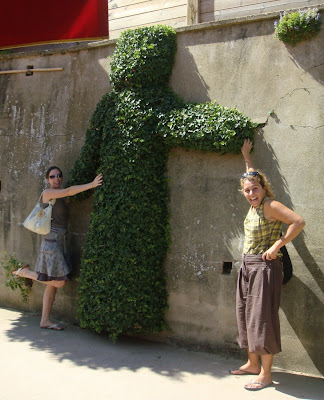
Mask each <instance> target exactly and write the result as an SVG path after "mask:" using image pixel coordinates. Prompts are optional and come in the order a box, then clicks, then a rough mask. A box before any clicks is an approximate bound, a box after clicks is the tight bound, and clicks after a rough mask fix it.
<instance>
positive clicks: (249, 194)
mask: <svg viewBox="0 0 324 400" xmlns="http://www.w3.org/2000/svg"><path fill="white" fill-rule="evenodd" d="M251 149H252V142H251V141H250V140H249V139H246V140H245V141H244V144H243V146H242V149H241V151H242V154H243V157H244V161H245V165H246V173H244V174H243V175H242V177H241V182H240V183H241V188H242V193H243V194H244V196H245V198H246V200H247V202H248V203H249V204H250V210H249V212H248V214H247V216H246V218H245V221H244V245H243V260H242V265H241V268H240V271H239V276H238V284H237V294H236V315H237V324H238V344H239V345H240V347H241V348H245V349H247V353H248V361H247V362H246V363H245V364H244V365H242V366H241V367H239V368H235V369H232V370H231V371H230V372H231V374H233V375H256V378H255V379H254V380H253V381H251V382H250V383H248V384H247V385H245V386H244V387H245V389H247V390H253V391H256V390H261V389H264V388H265V387H267V386H270V385H271V384H272V378H271V367H272V363H273V357H274V355H275V354H277V353H279V352H280V351H281V340H280V325H279V305H280V293H281V285H282V278H283V275H282V264H281V252H280V248H281V247H282V246H284V245H285V244H286V243H288V242H290V241H291V240H293V239H294V238H295V237H296V236H297V235H298V234H299V233H300V232H301V231H302V230H303V228H304V226H305V222H304V220H303V218H302V217H301V216H299V215H298V214H296V213H295V212H294V211H292V210H290V209H289V208H287V207H286V206H284V205H283V204H281V203H279V202H278V201H276V200H274V195H273V192H272V188H271V185H270V183H269V182H268V180H267V178H266V177H265V176H264V175H263V174H262V173H261V172H260V171H257V170H255V169H254V166H253V163H252V160H251V158H250V151H251ZM282 223H285V224H287V226H288V228H287V231H286V233H284V234H282ZM259 358H261V367H260V360H259Z"/></svg>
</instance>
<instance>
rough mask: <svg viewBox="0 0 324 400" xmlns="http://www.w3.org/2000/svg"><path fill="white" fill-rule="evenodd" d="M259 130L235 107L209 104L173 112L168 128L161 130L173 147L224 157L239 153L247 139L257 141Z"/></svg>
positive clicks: (189, 106) (164, 127)
mask: <svg viewBox="0 0 324 400" xmlns="http://www.w3.org/2000/svg"><path fill="white" fill-rule="evenodd" d="M255 127H256V125H255V124H253V123H252V122H251V121H250V120H249V118H247V117H245V116H244V115H243V114H242V113H240V112H239V111H238V110H237V109H235V108H232V109H231V108H226V107H223V106H221V105H219V104H216V103H205V104H188V105H186V106H184V107H183V108H181V109H180V110H174V111H171V113H170V115H168V123H167V125H166V126H160V130H161V133H162V134H164V135H165V137H166V142H167V143H168V144H169V145H170V146H171V147H184V148H187V149H195V150H203V151H210V152H220V153H222V154H224V153H229V152H231V153H238V152H239V151H240V148H241V147H242V144H243V141H244V139H245V138H250V139H252V140H253V132H254V128H255Z"/></svg>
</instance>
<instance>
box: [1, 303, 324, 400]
mask: <svg viewBox="0 0 324 400" xmlns="http://www.w3.org/2000/svg"><path fill="white" fill-rule="evenodd" d="M64 325H65V328H66V329H65V330H64V331H60V332H58V331H52V330H48V329H40V328H39V315H36V314H33V313H22V312H18V311H13V310H8V309H5V308H0V371H1V372H0V382H1V383H2V385H1V391H0V400H15V399H26V400H38V399H46V400H54V399H55V400H65V399H67V400H73V399H76V400H83V399H84V400H89V399H95V400H101V399H105V400H108V399H112V400H121V399H122V400H128V399H132V400H160V399H161V400H162V399H163V400H202V399H204V400H211V399H212V400H216V399H222V400H223V399H225V400H231V399H237V400H244V399H269V400H276V399H295V398H297V399H311V400H323V399H324V380H323V379H320V378H313V377H307V376H303V375H295V374H289V373H286V372H283V371H275V372H274V374H273V379H274V381H275V384H274V385H273V386H271V387H269V388H266V389H263V390H261V391H258V392H249V391H247V390H245V389H244V388H243V385H244V384H245V383H247V382H249V381H250V380H251V377H249V376H241V377H235V376H232V375H230V374H229V373H228V370H229V369H231V368H233V367H237V366H239V365H240V361H238V360H235V359H226V358H222V357H220V356H218V355H216V354H209V353H203V352H196V351H189V350H186V349H183V348H179V347H175V346H168V345H164V344H159V343H151V342H145V341H140V340H135V339H125V338H123V339H121V340H119V341H118V342H117V343H116V344H113V343H111V342H110V341H109V340H108V339H107V337H105V336H103V335H97V334H95V333H92V332H89V331H86V330H83V329H80V328H78V327H75V326H73V325H69V324H64ZM252 378H253V377H252Z"/></svg>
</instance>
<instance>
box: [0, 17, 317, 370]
mask: <svg viewBox="0 0 324 400" xmlns="http://www.w3.org/2000/svg"><path fill="white" fill-rule="evenodd" d="M273 22H274V16H271V15H270V16H267V17H262V19H256V18H247V19H244V20H243V19H240V20H233V21H231V22H227V23H226V24H220V23H214V24H201V25H198V26H197V27H194V28H184V29H179V30H178V53H177V58H176V65H175V67H174V70H173V75H172V78H171V82H170V84H171V86H172V87H173V89H174V91H175V92H176V93H178V94H179V95H181V96H182V97H183V98H184V99H186V100H188V101H189V100H191V101H198V102H205V101H214V100H215V101H217V102H219V103H220V104H222V105H225V106H229V107H233V106H236V107H237V108H238V109H239V110H240V111H242V112H243V113H245V114H246V115H248V116H250V117H251V118H252V119H253V120H255V121H257V122H260V123H263V124H264V127H263V128H262V129H260V130H259V131H258V132H257V135H256V143H255V152H254V155H253V157H254V161H255V164H256V166H258V167H260V168H261V169H262V170H263V171H264V172H265V173H266V174H267V175H268V176H269V178H270V180H271V181H272V183H273V186H274V188H275V191H276V194H277V198H278V200H280V201H282V202H283V203H284V204H286V205H288V206H289V207H291V208H293V209H294V210H295V211H296V212H298V213H300V214H301V215H302V216H303V217H304V218H305V220H306V222H307V226H306V228H305V232H304V233H303V234H302V235H300V236H299V237H298V238H297V239H296V240H294V242H293V243H292V244H289V245H288V250H289V252H290V255H291V258H292V262H293V265H294V275H295V276H294V278H293V279H292V280H291V281H290V282H289V283H288V284H287V285H286V286H284V287H283V291H282V304H281V311H280V318H281V323H282V342H283V343H282V344H283V353H281V354H280V355H278V357H276V365H277V366H279V367H283V368H286V369H289V370H295V371H301V372H305V373H309V374H314V375H320V374H323V372H324V364H323V359H324V357H323V343H322V340H323V337H322V336H323V335H322V332H323V322H324V318H323V315H324V314H323V301H324V295H323V271H324V264H323V261H324V260H323V258H324V257H323V254H324V252H323V244H322V241H321V237H322V236H323V234H324V228H323V223H322V221H321V216H322V215H323V214H324V213H323V211H324V210H323V208H324V205H323V200H322V198H323V185H322V184H321V182H322V176H323V174H324V171H323V169H324V168H323V167H324V161H323V157H322V154H323V150H324V149H323V147H324V144H323V141H322V135H323V111H322V110H323V80H324V68H323V58H324V53H323V49H322V47H321V44H322V43H323V36H324V33H323V30H322V31H321V33H320V35H319V36H318V37H317V38H316V39H314V40H312V41H310V42H305V43H302V44H300V45H298V46H297V47H295V48H291V47H288V46H285V45H284V44H283V43H281V42H280V41H278V40H276V39H274V37H273ZM114 47H115V44H114V42H113V41H112V42H108V43H107V44H105V45H102V46H93V47H87V48H85V49H81V50H80V49H79V50H78V51H73V50H69V51H63V50H61V51H60V50H56V51H54V52H53V53H51V54H50V53H49V52H47V53H46V52H45V53H44V52H43V53H42V54H37V53H35V54H28V55H27V54H26V55H12V56H3V58H2V59H0V68H1V70H6V69H8V70H9V69H15V70H17V69H24V68H26V66H27V65H33V66H34V68H45V67H63V68H64V71H62V72H41V73H34V74H33V75H32V76H25V75H24V74H15V75H0V99H1V103H0V104H1V109H0V157H1V159H0V181H1V192H0V223H1V225H0V226H1V228H0V229H1V236H0V251H7V252H9V253H13V252H16V254H17V258H18V259H19V260H21V261H25V262H29V263H30V264H31V265H33V264H34V263H35V261H36V257H37V251H38V248H39V245H40V237H38V236H37V235H35V234H33V233H30V232H29V231H27V230H26V229H24V228H23V227H22V222H23V220H24V219H25V217H26V216H27V214H28V213H29V211H30V210H31V209H32V207H33V206H34V204H35V202H36V200H37V198H38V196H39V194H40V193H41V191H42V189H43V188H45V181H44V172H45V170H46V169H47V167H48V166H49V165H52V164H56V165H58V166H60V167H61V168H62V169H63V171H64V172H65V181H66V180H67V179H68V173H69V170H70V169H71V167H72V165H73V163H74V161H75V159H76V158H77V156H78V154H79V151H80V149H81V147H82V144H83V140H84V135H85V131H86V129H87V126H88V121H89V118H90V116H91V114H92V112H93V111H94V109H95V106H96V104H97V102H98V101H99V99H100V98H101V96H102V95H103V94H104V93H106V92H107V91H109V89H110V86H109V78H108V75H109V63H110V60H111V55H112V54H113V51H114ZM107 57H108V58H107ZM270 114H271V115H270ZM243 169H244V168H243V160H242V157H241V156H240V155H226V156H221V155H217V154H207V153H201V152H194V151H184V150H180V149H174V150H172V151H171V154H170V158H169V162H168V171H169V177H170V207H171V213H172V218H171V228H172V244H171V247H170V251H169V253H168V256H167V260H166V264H165V268H166V271H167V275H168V291H169V295H170V296H169V305H170V308H169V310H168V311H167V320H168V322H169V325H170V327H171V329H172V331H171V332H168V333H164V334H163V335H158V336H156V339H157V340H173V341H177V342H181V343H184V344H186V345H193V346H201V347H205V348H210V349H215V350H216V349H221V350H222V351H229V352H238V347H237V345H236V343H235V336H236V321H235V286H236V279H237V272H238V268H239V266H240V258H241V251H242V242H243V230H242V225H243V219H244V216H245V214H246V212H247V209H248V205H247V203H246V201H245V199H244V198H243V197H242V195H241V194H240V193H239V191H238V188H239V187H238V181H239V177H240V175H241V173H242V171H243ZM90 211H91V200H88V201H83V202H79V203H76V204H75V205H73V208H71V214H72V215H71V222H70V226H69V231H70V234H69V242H70V248H71V253H72V258H73V263H74V266H75V276H77V275H78V269H79V258H80V253H81V249H82V245H83V243H84V240H85V237H86V232H87V224H88V221H89V214H90ZM224 262H231V263H232V266H233V269H232V271H231V273H230V274H229V275H225V274H222V270H223V263H224ZM2 283H3V277H1V278H0V285H1V290H0V304H1V305H2V306H8V307H14V308H17V309H25V310H31V311H36V312H39V311H40V309H41V301H42V299H41V294H42V292H43V287H42V285H40V284H37V283H34V285H33V288H32V294H31V296H30V300H29V302H28V304H27V305H24V304H23V303H21V301H20V297H19V294H18V293H15V292H11V291H10V289H6V288H5V287H4V286H3V284H2ZM76 286H77V282H76V281H74V282H73V283H72V284H69V285H67V286H66V287H65V288H63V289H62V290H60V291H59V292H58V295H57V299H56V303H55V306H54V310H53V312H54V316H55V317H57V318H61V319H63V320H64V319H65V320H70V321H76V320H77V317H76V305H75V302H76V300H75V291H76Z"/></svg>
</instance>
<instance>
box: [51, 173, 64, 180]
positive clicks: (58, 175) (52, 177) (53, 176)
mask: <svg viewBox="0 0 324 400" xmlns="http://www.w3.org/2000/svg"><path fill="white" fill-rule="evenodd" d="M49 177H50V178H51V179H54V178H62V174H56V175H50V176H49Z"/></svg>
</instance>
